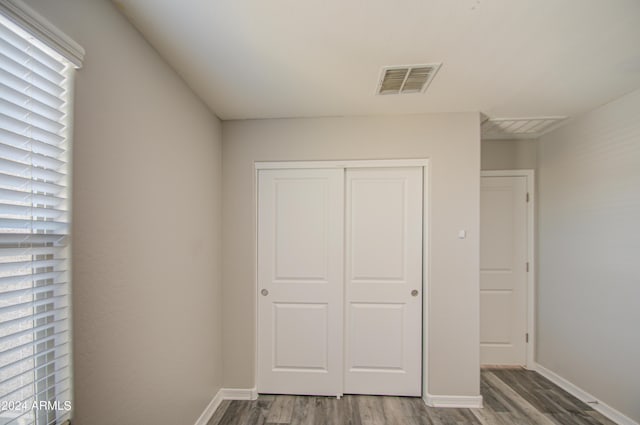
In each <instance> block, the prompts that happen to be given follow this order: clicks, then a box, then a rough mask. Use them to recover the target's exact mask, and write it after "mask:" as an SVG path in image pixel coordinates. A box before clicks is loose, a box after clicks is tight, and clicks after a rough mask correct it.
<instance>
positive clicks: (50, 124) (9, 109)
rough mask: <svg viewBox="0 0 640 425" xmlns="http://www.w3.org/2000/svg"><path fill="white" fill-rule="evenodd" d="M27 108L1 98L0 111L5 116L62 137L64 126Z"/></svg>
mask: <svg viewBox="0 0 640 425" xmlns="http://www.w3.org/2000/svg"><path fill="white" fill-rule="evenodd" d="M25 106H27V105H17V104H15V103H13V102H11V101H9V100H8V99H1V98H0V110H2V111H3V114H4V115H6V116H8V117H11V118H13V119H14V120H18V121H21V122H23V123H25V124H27V125H29V126H31V127H35V128H38V129H41V130H43V131H47V132H49V133H52V134H55V135H58V136H59V135H60V132H61V131H62V130H63V129H64V125H63V124H61V123H59V122H58V121H54V120H52V119H50V118H47V117H46V116H44V115H41V114H39V113H37V112H36V111H33V110H31V109H29V108H26V107H25Z"/></svg>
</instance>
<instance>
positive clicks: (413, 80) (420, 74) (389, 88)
mask: <svg viewBox="0 0 640 425" xmlns="http://www.w3.org/2000/svg"><path fill="white" fill-rule="evenodd" d="M440 65H442V64H440V63H436V64H429V65H409V66H389V67H386V68H383V69H382V75H381V78H380V83H379V84H378V90H377V91H376V93H377V94H405V93H422V92H424V91H425V89H426V88H427V87H428V86H429V83H431V80H432V79H433V77H434V76H435V75H436V73H437V72H438V69H439V68H440Z"/></svg>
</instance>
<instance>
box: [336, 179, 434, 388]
mask: <svg viewBox="0 0 640 425" xmlns="http://www.w3.org/2000/svg"><path fill="white" fill-rule="evenodd" d="M422 181H423V179H422V168H420V167H408V168H377V169H369V168H359V169H347V172H346V222H345V232H346V238H345V239H346V257H345V261H346V270H345V271H346V273H345V281H346V288H345V289H346V296H345V302H346V309H345V311H346V315H345V316H346V317H345V344H346V347H345V391H344V392H345V393H351V394H388V395H405V396H419V395H420V394H421V376H422V373H421V360H422V354H421V353H422V350H421V347H422V328H421V322H422V205H423V200H422Z"/></svg>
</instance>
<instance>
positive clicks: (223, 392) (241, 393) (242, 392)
mask: <svg viewBox="0 0 640 425" xmlns="http://www.w3.org/2000/svg"><path fill="white" fill-rule="evenodd" d="M256 398H258V390H257V389H256V388H249V389H245V388H220V390H219V391H218V393H217V394H216V395H215V396H213V398H212V399H211V401H210V402H209V404H208V405H207V407H206V408H205V409H204V412H202V415H200V417H199V418H198V420H197V421H196V423H195V425H207V423H208V422H209V420H210V419H211V418H212V417H213V414H214V413H216V409H217V408H218V407H219V406H220V403H222V400H255V399H256Z"/></svg>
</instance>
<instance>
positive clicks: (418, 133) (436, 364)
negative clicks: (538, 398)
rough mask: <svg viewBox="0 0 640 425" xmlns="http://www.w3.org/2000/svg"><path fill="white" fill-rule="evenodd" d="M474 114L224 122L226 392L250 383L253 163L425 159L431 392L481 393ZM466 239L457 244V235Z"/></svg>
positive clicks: (253, 290)
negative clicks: (428, 185)
mask: <svg viewBox="0 0 640 425" xmlns="http://www.w3.org/2000/svg"><path fill="white" fill-rule="evenodd" d="M479 120H480V117H479V114H477V113H466V114H440V115H409V116H393V117H354V118H317V119H281V120H249V121H225V122H223V124H222V134H223V157H224V163H223V222H224V228H223V246H224V252H223V282H224V289H223V295H224V313H223V314H224V322H225V324H226V325H225V332H224V344H223V345H224V364H225V377H224V382H225V387H237V388H251V387H253V386H254V384H255V382H254V375H255V367H254V364H255V357H254V356H255V354H254V353H255V348H256V347H255V320H256V318H255V309H254V303H255V297H256V287H255V278H254V276H255V262H256V259H255V246H256V236H255V234H256V229H255V208H256V207H255V202H254V196H255V187H254V161H275V160H330V159H381V158H425V157H427V158H431V188H430V193H431V199H430V202H431V211H430V216H431V223H430V231H431V237H430V248H431V251H430V252H431V256H430V260H431V264H430V266H431V267H430V270H431V276H430V287H429V296H430V302H429V306H428V314H429V322H430V327H429V346H430V351H429V369H430V375H429V392H430V393H432V394H437V395H465V396H475V395H478V394H479V367H480V366H479V325H478V316H479V300H478V297H479V287H478V285H479V283H478V267H479V239H478V231H479V186H480V134H479V132H480V126H479ZM460 229H466V230H468V232H469V237H468V239H466V240H460V239H458V237H457V235H458V230H460Z"/></svg>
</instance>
